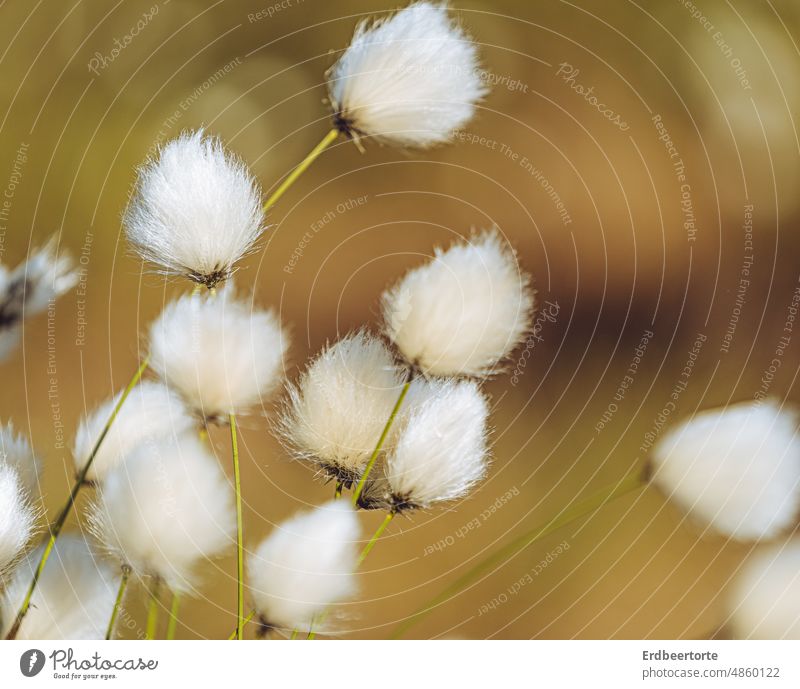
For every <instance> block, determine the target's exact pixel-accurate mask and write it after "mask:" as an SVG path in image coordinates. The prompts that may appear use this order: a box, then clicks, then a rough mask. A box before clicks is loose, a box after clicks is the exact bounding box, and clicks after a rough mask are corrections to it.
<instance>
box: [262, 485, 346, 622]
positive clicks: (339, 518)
mask: <svg viewBox="0 0 800 689" xmlns="http://www.w3.org/2000/svg"><path fill="white" fill-rule="evenodd" d="M360 536H361V529H360V527H359V522H358V518H357V516H356V513H355V510H354V508H353V507H352V505H351V504H350V501H349V500H333V501H331V502H328V503H325V504H324V505H321V506H320V507H317V508H315V509H314V510H312V511H310V512H304V513H301V514H299V515H297V516H295V517H293V518H291V519H289V520H287V521H285V522H283V523H282V524H279V525H278V526H277V527H276V528H275V530H274V531H273V532H272V533H271V534H270V535H269V536H268V537H267V538H266V539H265V540H264V541H263V542H262V543H261V544H260V545H259V546H258V548H257V549H256V550H255V552H254V553H253V554H252V555H251V556H250V558H249V562H248V579H249V586H250V594H251V596H252V599H253V607H254V608H255V610H256V612H257V613H258V616H259V619H260V620H261V622H262V624H263V625H265V626H268V627H274V628H276V629H283V630H285V631H292V630H293V629H297V630H299V631H301V632H307V631H309V630H310V629H311V628H312V626H313V628H314V629H315V630H318V629H319V628H320V624H321V622H322V619H321V616H322V615H323V614H324V613H325V612H326V610H327V608H328V607H329V606H331V605H333V604H335V603H338V602H340V601H342V600H344V599H346V598H350V597H351V596H353V595H354V593H355V591H356V580H355V574H354V573H355V570H356V567H357V558H358V542H359V539H360Z"/></svg>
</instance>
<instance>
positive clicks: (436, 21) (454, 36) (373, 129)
mask: <svg viewBox="0 0 800 689" xmlns="http://www.w3.org/2000/svg"><path fill="white" fill-rule="evenodd" d="M486 91H487V89H486V88H485V86H484V84H483V83H482V81H481V78H480V70H479V66H478V55H477V49H476V46H475V44H474V43H473V42H472V40H470V38H469V37H468V36H467V35H466V34H465V33H464V31H463V30H462V29H461V27H459V26H458V25H457V24H456V23H455V22H453V21H452V20H451V19H450V17H449V16H448V11H447V6H446V5H445V4H441V5H439V4H434V3H430V2H416V3H413V4H411V5H409V6H408V7H406V8H405V9H402V10H400V11H399V12H396V13H395V14H393V15H390V16H388V17H386V18H384V19H378V20H376V21H372V22H370V21H364V22H361V23H360V24H359V25H358V27H357V28H356V31H355V35H354V36H353V40H352V42H351V43H350V46H349V47H348V48H347V50H345V52H344V54H343V55H342V56H341V57H340V58H339V61H338V62H337V63H336V64H335V65H334V66H333V67H332V68H331V70H330V72H329V75H328V92H329V94H330V99H331V103H332V105H333V107H334V110H335V112H336V121H337V126H339V127H340V129H343V130H344V131H347V132H349V133H350V134H352V135H353V136H355V137H359V136H372V137H376V138H377V139H378V140H380V141H381V142H384V143H388V144H393V145H397V146H414V147H418V148H427V147H429V146H434V145H436V144H441V143H446V142H447V141H450V140H451V139H452V137H453V130H456V129H458V128H459V127H463V126H464V125H465V124H466V123H467V122H468V121H469V120H470V119H471V118H472V116H473V114H474V112H475V104H476V103H477V102H478V101H479V100H480V99H481V98H482V97H483V96H484V95H485V94H486Z"/></svg>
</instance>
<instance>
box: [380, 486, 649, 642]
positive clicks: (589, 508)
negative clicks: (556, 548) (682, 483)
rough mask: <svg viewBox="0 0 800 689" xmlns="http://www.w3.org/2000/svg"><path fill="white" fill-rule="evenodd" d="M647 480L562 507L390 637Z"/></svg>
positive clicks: (486, 560)
mask: <svg viewBox="0 0 800 689" xmlns="http://www.w3.org/2000/svg"><path fill="white" fill-rule="evenodd" d="M646 483H647V475H646V473H645V472H640V473H636V474H631V475H630V476H627V477H625V478H624V479H622V480H621V481H619V482H618V483H615V484H614V485H613V486H610V487H608V488H605V489H603V490H600V491H598V492H597V493H595V494H593V495H591V496H589V497H588V498H586V499H585V500H582V501H581V502H579V503H577V504H576V505H574V506H573V507H569V508H567V509H564V510H562V511H561V512H559V513H558V514H557V515H555V516H554V517H552V518H551V519H549V520H548V521H546V522H544V523H543V524H540V525H539V526H537V527H535V528H533V529H531V530H530V531H526V532H525V533H524V534H522V535H521V536H518V537H517V538H515V539H514V540H512V541H510V542H509V543H507V544H506V545H504V546H502V547H501V548H499V549H498V550H495V551H494V552H493V553H492V554H490V555H489V556H488V557H486V558H484V559H483V560H481V561H480V562H478V564H476V565H475V566H474V567H472V568H470V569H469V570H468V571H467V572H465V573H464V574H463V575H462V576H460V577H459V578H458V579H456V580H455V581H454V582H453V583H452V584H450V585H449V586H447V587H445V588H444V589H443V590H442V591H441V592H440V593H439V594H437V595H436V596H434V597H433V598H432V599H431V600H430V601H429V602H428V603H426V604H425V605H423V606H422V607H421V608H419V609H418V610H417V611H416V612H414V613H413V614H412V615H410V616H409V617H407V618H406V619H405V620H404V621H403V622H401V623H400V624H399V625H398V626H397V627H395V629H394V631H393V632H392V634H391V636H390V637H389V638H390V639H399V638H400V637H401V636H403V634H405V633H406V632H407V631H408V630H409V629H411V627H413V626H414V625H415V624H417V622H419V621H420V620H421V619H422V618H423V617H425V616H426V615H428V614H429V613H430V612H431V611H433V610H434V609H435V608H436V607H437V606H439V605H441V604H443V603H446V602H447V601H449V600H450V599H451V598H452V597H453V596H454V595H455V594H457V593H459V592H460V591H461V590H463V589H465V588H466V587H467V586H469V585H470V584H471V583H473V582H474V581H476V580H477V579H478V578H479V577H480V576H481V575H482V574H484V573H485V572H487V571H489V570H491V569H492V568H493V567H495V566H497V565H499V564H501V563H502V562H505V561H506V560H508V558H510V557H511V556H512V555H515V554H516V553H518V552H520V551H522V550H524V549H525V548H527V547H528V546H529V545H531V544H532V543H535V542H536V541H538V540H540V539H542V538H544V537H545V536H547V535H549V534H551V533H553V532H554V531H556V530H557V529H560V528H561V527H562V526H566V525H567V524H570V523H571V522H574V521H575V520H577V519H580V518H581V517H585V516H587V515H589V514H592V513H593V512H595V511H597V510H598V509H600V508H601V507H603V506H604V505H606V504H607V503H609V502H611V501H612V500H615V499H616V498H619V497H622V496H623V495H626V494H627V493H630V492H632V491H634V490H636V489H637V488H641V487H642V486H644V485H646Z"/></svg>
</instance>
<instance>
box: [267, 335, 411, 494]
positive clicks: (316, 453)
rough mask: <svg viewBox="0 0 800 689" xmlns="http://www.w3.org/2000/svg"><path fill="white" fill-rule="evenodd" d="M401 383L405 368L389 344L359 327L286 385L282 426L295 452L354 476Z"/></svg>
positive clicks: (341, 476) (347, 476)
mask: <svg viewBox="0 0 800 689" xmlns="http://www.w3.org/2000/svg"><path fill="white" fill-rule="evenodd" d="M402 385H403V374H402V372H401V371H400V370H399V369H398V367H397V365H396V364H395V362H394V359H393V357H392V355H391V353H390V352H389V351H388V350H387V348H386V346H385V345H384V344H383V343H382V342H381V341H380V340H379V339H378V338H376V337H374V336H372V335H370V334H369V333H368V332H367V331H365V330H360V331H358V332H355V333H352V334H350V335H347V336H346V337H344V338H342V339H341V340H339V341H338V342H336V343H335V344H333V345H330V346H328V347H326V348H325V349H324V350H323V351H322V352H321V353H320V354H319V355H318V356H317V357H316V359H314V361H312V362H311V364H310V365H309V367H308V369H307V370H306V371H305V372H304V373H303V374H302V375H301V376H300V379H299V381H298V382H297V385H289V386H288V394H287V399H286V401H285V404H284V408H283V413H282V415H281V420H280V423H279V431H280V433H281V436H282V438H283V439H284V441H285V443H286V445H287V446H288V447H289V448H290V449H291V450H292V451H293V452H294V454H295V456H297V457H298V458H300V459H304V460H308V461H311V462H313V463H315V464H317V465H319V466H320V467H321V468H323V470H325V471H326V472H327V473H329V474H330V475H332V476H335V477H337V478H339V479H342V480H349V481H351V482H352V481H353V480H356V479H357V478H358V477H359V476H360V475H361V472H362V471H363V469H364V465H365V464H366V463H367V461H368V459H369V457H370V455H371V454H372V451H373V449H374V448H375V445H376V443H377V442H378V438H379V437H380V435H381V432H382V430H383V427H384V425H385V424H386V420H387V419H388V418H389V415H390V414H391V411H392V407H393V406H394V404H395V401H396V400H397V396H398V394H399V393H400V389H401V387H402Z"/></svg>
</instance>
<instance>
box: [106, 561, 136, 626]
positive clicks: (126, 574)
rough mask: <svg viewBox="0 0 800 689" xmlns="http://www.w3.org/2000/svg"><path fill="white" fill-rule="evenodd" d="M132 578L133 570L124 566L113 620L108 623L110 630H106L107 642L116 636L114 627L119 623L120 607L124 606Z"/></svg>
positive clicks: (112, 612)
mask: <svg viewBox="0 0 800 689" xmlns="http://www.w3.org/2000/svg"><path fill="white" fill-rule="evenodd" d="M130 576H131V568H130V567H129V566H128V565H122V578H121V579H120V580H119V589H118V590H117V599H116V600H115V601H114V609H113V610H112V611H111V619H110V620H109V621H108V629H107V630H106V641H108V640H109V639H111V636H112V635H113V634H114V625H115V624H116V623H117V616H118V615H119V606H120V605H121V604H122V598H123V596H124V595H125V589H126V588H127V586H128V579H129V578H130Z"/></svg>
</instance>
